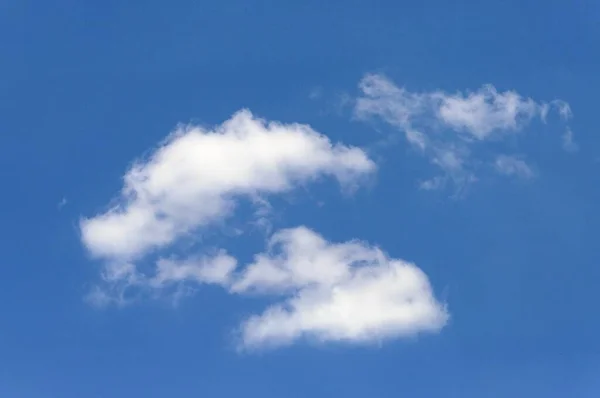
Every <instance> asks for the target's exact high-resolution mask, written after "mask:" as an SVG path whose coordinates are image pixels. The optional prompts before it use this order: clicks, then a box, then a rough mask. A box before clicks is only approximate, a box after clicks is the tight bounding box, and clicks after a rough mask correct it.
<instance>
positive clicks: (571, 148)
mask: <svg viewBox="0 0 600 398" xmlns="http://www.w3.org/2000/svg"><path fill="white" fill-rule="evenodd" d="M562 145H563V149H564V150H565V151H567V152H577V151H578V150H579V145H577V143H576V142H575V140H574V138H573V131H571V129H569V128H567V129H566V130H565V133H564V134H563V136H562Z"/></svg>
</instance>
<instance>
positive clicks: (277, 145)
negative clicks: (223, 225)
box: [81, 110, 375, 263]
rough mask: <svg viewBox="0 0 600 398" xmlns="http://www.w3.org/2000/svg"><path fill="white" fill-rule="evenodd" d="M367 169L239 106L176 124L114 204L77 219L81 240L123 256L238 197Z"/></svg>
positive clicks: (323, 140)
mask: <svg viewBox="0 0 600 398" xmlns="http://www.w3.org/2000/svg"><path fill="white" fill-rule="evenodd" d="M374 169H375V164H374V163H373V162H372V161H371V160H370V159H369V158H368V157H367V155H366V154H365V153H364V152H363V151H362V150H361V149H358V148H353V147H348V146H345V145H341V144H335V145H334V144H332V143H331V142H330V141H329V139H328V138H327V137H325V136H324V135H321V134H319V133H317V132H316V131H314V130H312V129H311V128H310V127H309V126H306V125H301V124H280V123H276V122H268V123H267V122H265V121H263V120H260V119H257V118H255V117H254V116H253V115H252V114H251V113H250V112H249V111H247V110H243V111H240V112H238V113H236V114H235V115H234V116H233V117H232V118H231V119H229V120H228V121H226V122H225V123H223V124H222V125H220V126H217V127H216V128H214V129H213V130H208V129H204V128H201V127H197V126H187V127H181V128H179V129H178V130H177V131H175V132H174V133H173V134H172V135H171V136H170V137H169V138H168V139H167V140H166V141H165V142H164V143H163V144H162V145H161V146H160V147H159V148H158V149H157V150H156V151H155V152H154V153H152V155H151V156H150V157H149V159H145V160H141V161H138V162H137V163H135V164H134V165H133V166H132V167H131V168H130V170H129V171H127V173H126V174H125V176H124V186H123V189H122V191H121V194H120V196H119V198H118V200H117V204H116V205H115V206H113V207H112V208H110V209H109V210H108V211H106V212H104V213H102V214H98V215H96V216H94V217H91V218H87V219H83V220H82V221H81V234H82V240H83V243H84V244H85V246H86V247H87V248H88V250H89V251H90V252H91V253H92V254H93V255H95V256H98V257H103V258H107V259H111V260H115V259H117V260H118V261H119V262H120V263H123V262H128V261H131V260H133V259H135V258H137V257H141V256H143V255H145V254H147V253H148V252H150V251H152V250H153V249H156V248H161V247H165V246H168V245H170V244H172V243H173V242H175V241H176V240H177V239H179V238H181V237H182V236H184V235H186V234H188V233H190V232H192V231H193V230H195V229H197V228H199V227H205V226H208V225H210V224H212V223H214V222H217V221H220V220H223V219H224V218H226V217H228V216H229V215H231V213H232V212H233V211H234V209H235V205H236V199H238V198H240V197H246V198H249V199H251V198H257V197H262V196H263V195H269V194H277V193H282V192H286V191H289V190H291V189H293V188H294V187H297V186H299V185H302V184H305V183H307V182H310V181H313V180H315V179H317V178H319V177H322V176H331V177H334V178H336V179H337V180H338V181H339V182H340V183H341V184H343V185H345V186H348V185H352V184H354V183H356V182H357V181H358V180H359V179H360V178H361V177H363V176H365V175H367V174H368V173H370V172H372V171H373V170H374Z"/></svg>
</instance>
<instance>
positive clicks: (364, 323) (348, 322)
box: [230, 227, 449, 349]
mask: <svg viewBox="0 0 600 398" xmlns="http://www.w3.org/2000/svg"><path fill="white" fill-rule="evenodd" d="M232 281H233V282H232V284H231V287H230V290H231V291H232V292H235V293H239V294H244V293H252V294H263V295H269V296H270V295H273V296H274V297H283V298H282V301H281V302H279V303H276V304H273V305H271V306H270V307H268V308H267V309H266V310H265V311H264V312H263V313H262V314H260V315H253V316H251V317H249V318H248V319H247V320H246V321H245V322H244V323H243V324H242V325H241V328H240V333H241V344H242V347H243V348H250V349H254V348H268V347H274V346H281V345H288V344H291V343H293V342H295V341H297V340H299V339H302V338H310V339H316V340H318V341H320V342H323V343H325V342H344V343H353V344H368V343H374V342H375V343H376V342H380V341H382V340H385V339H393V338H401V337H406V336H411V335H415V334H418V333H421V332H437V331H439V330H441V329H442V328H443V327H444V326H445V325H446V323H447V321H448V319H449V315H448V313H447V311H446V306H445V305H444V304H442V303H440V302H439V301H438V300H437V299H436V298H435V296H434V294H433V291H432V287H431V285H430V283H429V280H428V278H427V276H426V275H425V274H424V273H423V271H421V270H420V269H419V268H417V267H416V266H415V265H414V264H412V263H408V262H405V261H403V260H399V259H393V258H389V257H388V256H387V255H386V254H385V253H383V252H382V251H381V250H380V249H378V248H377V247H372V246H369V245H368V244H366V243H364V242H360V241H350V242H345V243H333V242H328V241H326V240H325V239H324V238H323V237H322V236H320V235H319V234H317V233H315V232H314V231H312V230H310V229H308V228H306V227H297V228H292V229H287V230H282V231H279V232H277V233H276V234H275V235H273V237H272V238H271V240H270V242H269V245H268V250H267V251H266V252H264V253H261V254H259V255H257V256H255V262H254V263H252V264H250V265H248V266H247V267H246V268H245V270H244V271H243V272H242V273H241V274H240V275H238V276H237V277H236V278H234V279H233V280H232Z"/></svg>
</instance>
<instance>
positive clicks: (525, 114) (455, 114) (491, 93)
mask: <svg viewBox="0 0 600 398" xmlns="http://www.w3.org/2000/svg"><path fill="white" fill-rule="evenodd" d="M359 89H360V91H361V95H360V96H359V97H358V98H357V99H356V102H355V108H354V115H355V117H357V118H359V119H369V118H371V117H378V118H381V119H382V120H384V121H385V122H387V123H389V124H390V125H392V126H394V127H396V128H397V129H399V130H400V131H402V132H403V133H404V135H405V137H406V139H407V141H408V142H409V143H410V144H411V145H412V146H414V147H415V148H416V149H418V150H419V152H421V153H423V154H424V155H425V156H427V157H428V158H429V159H430V160H431V162H432V163H433V164H435V165H436V166H438V167H439V168H440V169H441V170H442V172H443V175H442V176H436V177H434V178H432V179H430V180H427V181H425V182H423V183H421V186H422V187H423V188H426V189H434V188H439V187H442V186H444V185H445V182H446V181H448V180H451V181H453V182H454V183H455V184H456V185H457V186H458V188H459V189H460V188H462V186H463V185H464V184H465V183H468V182H470V181H474V180H476V178H475V176H474V173H475V170H474V169H475V168H476V165H477V164H481V163H487V162H491V163H492V164H495V165H496V169H497V170H498V171H499V172H503V173H505V170H506V167H498V164H497V163H498V162H497V161H494V160H490V159H481V158H479V151H478V148H479V147H481V146H482V145H484V143H485V142H486V141H495V142H497V141H499V140H502V139H503V138H505V137H506V136H507V135H509V134H514V133H515V132H518V131H520V130H522V129H523V128H524V127H525V126H527V125H528V124H529V123H530V122H531V121H532V120H533V119H535V118H538V119H539V120H541V121H542V122H546V121H547V116H548V114H549V112H550V111H551V110H555V111H556V112H557V113H558V115H559V116H560V118H561V119H563V120H568V119H570V118H571V117H572V112H571V108H570V106H569V104H568V103H566V102H564V101H562V100H554V101H551V102H548V103H546V102H538V101H534V100H533V99H531V98H526V97H523V96H521V95H520V94H518V93H517V92H515V91H504V92H498V91H497V90H496V88H494V87H493V86H491V85H484V86H483V87H481V88H480V89H478V90H477V91H474V92H458V93H454V94H449V93H445V92H442V91H439V90H438V91H431V92H410V91H408V90H407V89H405V88H403V87H398V86H396V85H395V84H394V83H393V82H392V81H390V80H389V79H388V78H386V77H385V76H382V75H378V74H369V75H366V76H365V77H364V78H363V79H362V80H361V82H360V84H359ZM563 146H564V148H565V149H567V150H573V148H576V146H575V145H574V144H573V137H572V133H571V132H570V130H567V133H566V134H565V136H564V137H563ZM500 163H502V164H504V163H506V161H503V160H501V161H500ZM513 163H514V162H513ZM522 166H523V165H520V167H519V169H520V170H521V171H520V172H518V173H515V172H513V173H510V174H518V175H523V173H524V170H525V169H524V167H522ZM525 166H526V165H525Z"/></svg>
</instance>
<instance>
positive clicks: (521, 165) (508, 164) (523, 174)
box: [494, 155, 535, 179]
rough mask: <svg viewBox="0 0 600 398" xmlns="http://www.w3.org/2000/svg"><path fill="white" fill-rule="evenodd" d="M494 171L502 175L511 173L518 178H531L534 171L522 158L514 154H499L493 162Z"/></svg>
mask: <svg viewBox="0 0 600 398" xmlns="http://www.w3.org/2000/svg"><path fill="white" fill-rule="evenodd" d="M494 166H495V168H496V171H498V173H500V174H504V175H513V176H517V177H520V178H525V179H529V178H533V177H534V176H535V173H534V172H533V170H532V169H531V167H529V165H528V164H527V163H525V161H524V160H522V159H519V158H517V157H515V156H507V155H500V156H498V157H497V158H496V162H495V164H494Z"/></svg>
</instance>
